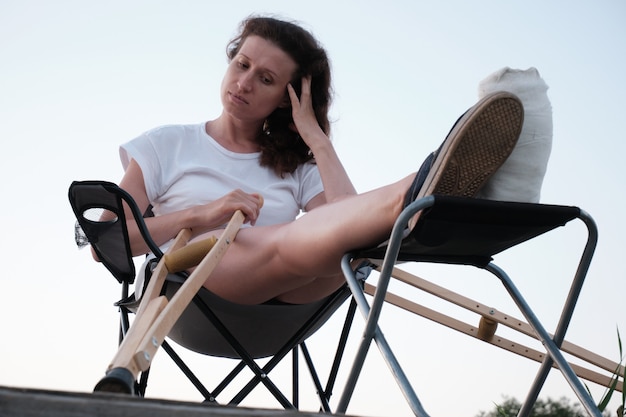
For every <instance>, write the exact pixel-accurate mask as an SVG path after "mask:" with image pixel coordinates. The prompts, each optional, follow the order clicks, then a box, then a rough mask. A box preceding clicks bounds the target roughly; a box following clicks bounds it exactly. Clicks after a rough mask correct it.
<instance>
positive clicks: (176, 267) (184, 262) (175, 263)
mask: <svg viewBox="0 0 626 417" xmlns="http://www.w3.org/2000/svg"><path fill="white" fill-rule="evenodd" d="M216 243H217V238H216V237H215V236H211V237H210V238H208V239H203V240H199V241H197V242H193V243H190V244H188V245H186V246H184V247H182V248H180V249H178V250H175V251H174V252H172V253H168V254H166V255H164V257H163V259H164V261H165V266H166V267H167V270H168V271H169V272H171V273H175V272H180V271H185V270H187V269H189V268H192V267H194V266H196V265H198V264H199V263H200V262H201V261H202V259H203V258H204V257H205V256H206V254H207V253H209V251H210V250H211V248H213V246H214V245H215V244H216Z"/></svg>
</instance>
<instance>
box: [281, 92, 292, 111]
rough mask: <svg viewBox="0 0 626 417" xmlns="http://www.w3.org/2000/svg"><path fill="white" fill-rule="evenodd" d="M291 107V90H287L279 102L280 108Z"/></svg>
mask: <svg viewBox="0 0 626 417" xmlns="http://www.w3.org/2000/svg"><path fill="white" fill-rule="evenodd" d="M290 107H291V97H289V92H288V91H286V92H285V95H284V96H283V99H282V100H281V101H280V103H279V104H278V108H279V109H288V108H290Z"/></svg>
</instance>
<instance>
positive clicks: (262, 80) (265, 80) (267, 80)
mask: <svg viewBox="0 0 626 417" xmlns="http://www.w3.org/2000/svg"><path fill="white" fill-rule="evenodd" d="M261 82H262V83H263V84H271V83H272V79H271V78H269V77H265V76H263V75H262V76H261Z"/></svg>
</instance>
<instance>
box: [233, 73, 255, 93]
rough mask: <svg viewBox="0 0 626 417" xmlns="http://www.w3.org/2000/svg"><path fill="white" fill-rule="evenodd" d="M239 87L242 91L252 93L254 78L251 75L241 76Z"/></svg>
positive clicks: (238, 82)
mask: <svg viewBox="0 0 626 417" xmlns="http://www.w3.org/2000/svg"><path fill="white" fill-rule="evenodd" d="M237 87H239V89H240V90H241V91H250V89H251V88H252V77H251V76H250V73H245V74H241V76H240V77H239V80H238V81H237Z"/></svg>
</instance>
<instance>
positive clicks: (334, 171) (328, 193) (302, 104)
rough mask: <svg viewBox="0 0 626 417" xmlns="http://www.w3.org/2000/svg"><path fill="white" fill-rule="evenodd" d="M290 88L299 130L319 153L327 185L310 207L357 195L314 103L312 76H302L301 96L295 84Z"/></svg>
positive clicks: (319, 161)
mask: <svg viewBox="0 0 626 417" xmlns="http://www.w3.org/2000/svg"><path fill="white" fill-rule="evenodd" d="M287 89H288V91H289V97H290V99H291V106H292V109H293V120H294V122H295V124H296V129H297V130H298V133H299V134H300V136H301V137H302V139H303V140H304V142H305V143H306V144H307V145H308V146H309V148H310V149H311V151H312V152H313V155H315V162H316V163H317V166H318V169H319V171H320V175H321V177H322V183H323V184H324V193H322V194H320V195H318V196H316V197H314V198H313V199H312V200H311V201H310V202H309V204H308V205H307V210H310V209H312V208H314V207H317V206H319V205H322V204H324V203H327V202H331V201H336V200H340V199H342V198H344V197H346V196H348V195H354V194H356V190H355V188H354V185H352V181H351V180H350V178H349V177H348V174H347V172H346V170H345V168H344V166H343V164H342V163H341V161H340V160H339V157H338V156H337V152H336V151H335V148H334V147H333V145H332V143H331V141H330V139H329V138H328V136H326V134H325V133H324V131H323V130H322V128H321V127H320V126H319V124H318V123H317V120H316V118H315V113H314V112H313V106H312V102H311V78H310V77H303V78H302V94H301V97H300V98H299V99H298V96H297V95H296V92H295V91H294V89H293V87H292V86H291V85H288V86H287Z"/></svg>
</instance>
